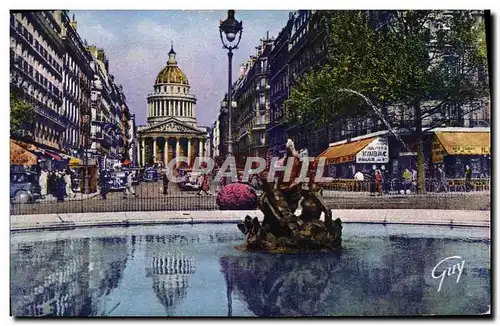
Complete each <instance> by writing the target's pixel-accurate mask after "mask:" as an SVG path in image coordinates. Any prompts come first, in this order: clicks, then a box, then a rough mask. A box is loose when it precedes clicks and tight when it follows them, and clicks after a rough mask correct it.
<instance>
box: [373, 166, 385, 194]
mask: <svg viewBox="0 0 500 326" xmlns="http://www.w3.org/2000/svg"><path fill="white" fill-rule="evenodd" d="M383 180H384V178H383V177H382V171H380V170H379V169H377V170H375V183H376V184H377V192H378V195H379V196H382V182H383Z"/></svg>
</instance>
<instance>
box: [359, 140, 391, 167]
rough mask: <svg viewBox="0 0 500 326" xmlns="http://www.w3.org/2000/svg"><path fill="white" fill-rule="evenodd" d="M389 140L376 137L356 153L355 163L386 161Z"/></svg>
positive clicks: (387, 159) (387, 160) (387, 158)
mask: <svg viewBox="0 0 500 326" xmlns="http://www.w3.org/2000/svg"><path fill="white" fill-rule="evenodd" d="M388 162H389V142H388V141H387V138H377V139H375V140H373V141H372V142H371V143H370V144H369V145H368V146H366V147H365V148H363V149H362V150H361V151H360V152H359V153H358V154H356V163H388Z"/></svg>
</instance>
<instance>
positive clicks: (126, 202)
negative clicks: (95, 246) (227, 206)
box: [11, 182, 491, 215]
mask: <svg viewBox="0 0 500 326" xmlns="http://www.w3.org/2000/svg"><path fill="white" fill-rule="evenodd" d="M136 195H137V196H136V197H133V196H128V197H126V198H124V193H123V192H122V191H118V192H111V193H109V194H108V196H107V199H106V200H104V199H102V198H101V196H99V195H97V196H93V197H91V198H87V199H80V200H66V201H64V202H55V201H45V202H37V203H29V204H12V205H11V214H13V215H23V214H51V213H60V214H64V213H93V212H119V211H174V210H177V211H199V210H206V211H210V210H217V209H218V207H217V204H216V196H215V195H214V194H210V195H198V194H197V192H196V191H181V190H180V189H179V186H178V185H177V184H175V183H171V184H170V185H169V189H168V195H164V194H163V188H162V183H161V182H149V183H141V184H139V185H138V186H136ZM490 198H491V196H490V194H489V192H470V193H443V194H435V193H429V194H426V195H422V196H420V195H384V196H376V197H370V196H369V194H368V193H352V192H334V191H325V193H324V200H325V202H326V203H327V205H329V206H330V208H332V209H452V210H490V206H491V203H490V201H491V199H490Z"/></svg>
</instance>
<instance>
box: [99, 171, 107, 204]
mask: <svg viewBox="0 0 500 326" xmlns="http://www.w3.org/2000/svg"><path fill="white" fill-rule="evenodd" d="M99 186H100V188H101V198H102V199H106V196H107V195H108V192H109V184H108V175H107V173H106V171H105V170H101V171H99Z"/></svg>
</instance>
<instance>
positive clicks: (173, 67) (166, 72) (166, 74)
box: [155, 42, 189, 85]
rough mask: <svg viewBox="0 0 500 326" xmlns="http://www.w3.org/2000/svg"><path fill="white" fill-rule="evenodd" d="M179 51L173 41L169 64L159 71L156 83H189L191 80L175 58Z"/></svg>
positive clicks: (169, 53)
mask: <svg viewBox="0 0 500 326" xmlns="http://www.w3.org/2000/svg"><path fill="white" fill-rule="evenodd" d="M176 54H177V53H175V51H174V44H173V42H172V44H171V48H170V52H168V61H167V65H166V66H165V67H164V68H163V69H162V70H161V71H160V72H159V73H158V76H157V77H156V82H155V84H182V85H189V81H188V79H187V77H186V75H185V74H184V72H183V71H182V70H181V69H180V68H179V67H178V66H177V60H176V59H175V56H176Z"/></svg>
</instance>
